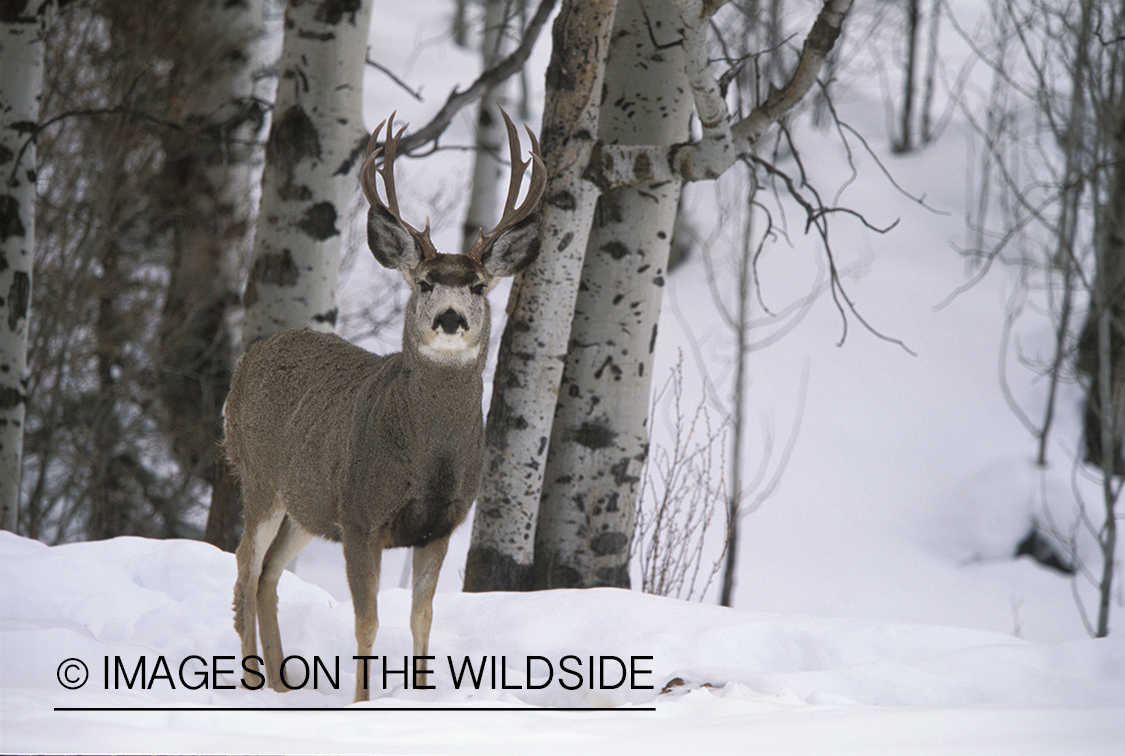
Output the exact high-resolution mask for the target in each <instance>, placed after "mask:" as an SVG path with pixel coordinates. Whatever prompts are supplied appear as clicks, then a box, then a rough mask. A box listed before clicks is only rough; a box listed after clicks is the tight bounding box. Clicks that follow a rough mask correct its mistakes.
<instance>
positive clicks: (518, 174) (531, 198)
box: [469, 108, 547, 260]
mask: <svg viewBox="0 0 1125 756" xmlns="http://www.w3.org/2000/svg"><path fill="white" fill-rule="evenodd" d="M500 115H502V116H503V117H504V126H505V127H506V128H507V130H508V150H509V152H510V154H511V163H512V176H511V179H510V180H509V182H508V196H507V198H506V199H505V200H504V212H503V213H502V214H501V216H500V221H499V223H497V224H496V227H495V228H494V229H492V230H491V231H489V232H488V233H487V234H486V233H484V229H481V231H480V236H479V237H478V238H477V240H476V242H474V243H473V247H472V249H470V250H469V256H470V257H475V258H476V259H478V260H479V259H480V258H481V256H483V254H484V251H485V250H486V249H488V247H489V246H491V245H492V243H493V242H495V241H496V239H497V238H499V236H500V234H502V233H504V232H505V231H507V230H508V229H509V228H511V227H512V226H514V225H516V224H517V223H519V222H520V221H522V220H523V219H524V218H526V217H527V216H529V215H530V214H531V212H532V211H533V210H534V209H535V206H536V204H538V202H539V199H540V198H541V197H542V196H543V190H544V189H545V188H546V186H547V169H546V167H545V166H544V165H543V158H542V156H541V155H540V153H539V140H537V139H536V138H535V134H534V133H532V131H531V129H530V128H528V127H527V126H526V125H525V126H524V129H525V130H526V131H527V135H528V136H529V137H530V138H531V157H529V158H528V159H527V160H521V159H520V135H519V131H518V130H517V129H516V126H515V124H514V123H512V119H511V118H509V117H508V113H507V112H506V111H505V110H504V108H500ZM528 167H530V168H531V183H530V185H529V186H528V189H527V196H525V197H524V199H523V203H522V204H520V205H519V206H518V207H517V206H516V198H517V197H519V193H520V186H521V184H523V176H524V173H526V172H527V169H528Z"/></svg>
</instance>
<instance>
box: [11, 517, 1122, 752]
mask: <svg viewBox="0 0 1125 756" xmlns="http://www.w3.org/2000/svg"><path fill="white" fill-rule="evenodd" d="M0 557H2V559H3V562H2V565H0V569H2V570H3V574H4V594H3V620H2V621H3V625H2V626H0V630H2V633H3V635H2V638H3V646H2V648H0V664H2V670H3V687H2V708H0V728H2V730H0V731H2V733H3V734H2V735H0V738H2V742H0V749H2V750H3V751H4V752H49V751H51V752H54V751H65V752H84V751H111V752H118V753H120V752H131V751H148V752H154V751H158V752H188V753H200V752H226V753H235V752H242V751H252V752H269V753H281V752H309V751H313V752H321V753H336V752H340V753H342V752H364V753H573V752H574V750H575V749H585V750H587V751H593V752H599V753H600V752H609V751H610V750H611V749H613V750H618V751H624V752H628V753H642V752H648V753H675V752H683V751H692V750H695V749H698V748H700V747H706V748H713V747H719V748H725V749H727V750H726V752H734V750H735V749H737V752H745V753H769V754H785V753H793V754H810V753H833V754H837V753H838V754H847V753H864V754H873V753H878V754H904V753H911V754H921V753H941V754H950V753H956V754H959V755H961V756H964V755H972V754H1009V753H1010V754H1019V755H1020V756H1029V755H1030V754H1040V753H1041V754H1095V753H1099V754H1119V753H1120V748H1121V744H1122V742H1123V738H1125V642H1123V641H1122V640H1121V639H1120V638H1113V639H1109V640H1101V641H1094V640H1088V639H1075V640H1072V641H1066V642H1059V643H1035V642H1032V641H1027V640H1021V639H1018V638H1014V637H1012V636H1011V635H1010V634H1004V633H995V632H988V631H983V630H976V629H970V628H964V627H951V626H945V627H942V626H937V625H923V624H909V623H903V622H894V621H875V620H865V619H855V618H844V617H818V616H813V615H808V614H784V615H782V614H766V613H761V612H755V611H749V610H732V609H722V608H719V607H714V606H703V605H698V604H692V603H687V602H683V601H677V600H675V599H668V598H661V597H655V596H648V595H645V594H641V593H636V592H627V591H620V590H612V589H600V590H592V591H550V592H544V593H532V594H479V595H471V594H462V593H456V592H446V593H441V594H439V595H438V597H437V600H436V602H435V607H434V615H435V621H434V628H433V636H432V647H433V650H434V653H435V655H436V656H437V659H436V662H435V672H434V673H433V674H432V676H431V677H432V682H433V684H435V686H436V689H435V690H432V691H421V690H403V675H402V674H401V673H399V674H397V675H395V674H391V676H390V677H389V678H388V688H389V689H388V690H387V691H386V692H385V694H384V695H383V696H382V697H380V698H377V699H376V700H374V701H373V702H372V703H371V704H369V705H365V706H360V707H353V708H351V709H348V710H342V711H340V710H333V711H315V710H313V711H309V710H306V709H305V708H301V710H298V711H288V709H290V708H293V707H307V708H311V709H321V708H329V707H342V706H346V705H348V704H349V703H350V702H351V691H352V686H353V685H354V680H355V676H354V670H353V668H352V662H351V653H352V651H351V648H352V645H353V639H352V614H351V605H350V603H347V602H341V601H339V600H337V599H335V598H334V597H333V596H332V595H331V594H330V593H328V592H327V591H325V590H324V589H322V588H320V587H318V586H316V585H313V584H311V583H308V582H306V581H304V580H302V579H300V578H299V577H297V576H295V575H292V574H289V573H287V574H286V575H285V576H284V578H283V580H282V583H281V596H282V601H281V611H280V621H281V626H282V628H283V636H284V638H285V642H286V647H285V651H286V653H287V654H290V655H294V656H300V657H302V659H303V660H304V661H306V662H308V663H309V665H311V666H313V667H314V668H316V667H315V661H314V657H315V656H319V657H320V658H321V660H322V661H323V662H324V664H325V669H327V672H328V673H330V674H328V675H326V674H325V669H321V668H316V669H317V671H318V677H317V688H316V689H313V687H312V686H313V681H312V680H311V679H310V681H309V682H308V684H307V685H306V687H305V689H301V690H295V691H292V692H289V693H285V694H278V693H274V692H272V691H245V690H238V689H220V690H217V689H216V686H218V685H222V686H233V685H234V684H235V683H236V682H237V680H238V679H239V677H240V676H241V670H239V673H240V674H237V675H236V674H234V672H233V670H234V668H235V666H236V662H235V661H234V654H235V653H236V651H237V638H236V636H235V634H234V630H233V629H232V627H231V622H230V611H229V603H228V598H229V593H230V586H231V584H232V583H233V581H234V576H235V565H234V558H233V557H232V556H231V555H229V554H224V553H223V552H220V551H219V550H217V549H215V548H212V547H210V546H208V545H206V544H201V543H195V542H189V541H164V542H162V541H152V540H145V539H139V538H118V539H115V540H112V541H107V542H100V543H76V544H70V545H66V546H58V547H54V548H48V547H46V546H44V545H42V544H40V543H37V542H34V541H29V540H26V539H21V538H18V537H16V536H13V535H10V534H8V533H0ZM408 607H409V595H408V592H407V591H405V590H402V589H387V590H384V592H383V593H382V595H381V596H380V615H381V619H382V626H381V629H380V636H379V640H378V646H377V649H376V650H377V651H378V653H379V655H380V656H386V657H388V658H389V659H390V660H391V663H390V664H389V665H388V669H391V670H393V669H399V670H401V669H404V668H405V665H404V662H403V658H404V656H406V655H407V654H409V653H410V634H409V630H408V628H407V621H406V618H407V611H408ZM193 656H194V657H199V659H190V660H189V661H188V662H187V664H186V665H184V664H183V662H184V660H185V659H189V657H193ZM216 656H219V657H224V656H225V657H226V658H225V659H218V660H215V659H214V657H216ZM337 657H341V661H340V662H339V664H340V671H339V674H337V673H336V671H335V665H336V661H335V660H336V658H337ZM466 657H469V658H470V659H471V660H472V664H473V666H474V669H476V670H477V674H478V676H479V671H480V670H481V668H482V665H483V664H484V663H485V661H486V660H487V665H488V670H487V671H486V673H485V674H484V675H483V676H481V677H480V689H479V690H474V689H473V686H472V685H471V684H470V679H469V677H467V676H461V673H462V665H463V664H464V661H465V658H466ZM531 657H542V658H543V659H546V660H547V662H544V661H541V660H539V659H532V661H531V664H532V666H531V679H530V685H531V686H535V687H536V688H538V689H535V690H529V689H528V687H529V686H528V682H529V681H528V678H527V673H526V670H527V665H528V659H529V658H531ZM567 657H570V658H569V659H568V658H567ZM590 657H594V664H593V668H594V669H595V670H596V672H597V674H596V675H595V676H594V678H593V681H592V682H593V689H590V688H591V676H590V674H589V670H590V669H591V665H590V663H589V661H588V660H589V659H590ZM602 657H616V658H617V659H620V660H621V662H620V663H618V662H617V661H615V660H614V659H612V658H607V659H606V660H605V662H604V663H603V662H602V661H601V659H602ZM142 658H143V659H144V662H145V667H144V669H143V670H142V671H141V672H140V674H139V675H138V673H137V670H138V664H139V662H140V660H141V659H142ZM450 659H452V661H453V667H452V669H453V670H454V672H452V673H451V671H450ZM493 659H495V663H496V664H497V665H499V666H498V668H497V670H496V672H495V675H496V677H495V679H493V677H492V674H493V672H492V667H491V665H492V664H493V661H492V660H493ZM68 660H70V661H68ZM73 660H80V661H81V662H83V663H84V664H85V665H86V673H87V674H88V679H87V682H86V684H85V685H84V686H83V687H81V688H77V689H74V690H68V689H66V687H64V686H63V684H61V682H60V679H61V680H64V681H68V682H69V683H70V684H71V685H73V684H74V683H75V682H77V681H78V680H79V679H80V675H81V674H82V673H81V671H80V670H79V668H78V667H77V664H76V662H75V661H73ZM119 660H120V662H119ZM161 660H163V664H162V662H161ZM119 663H120V665H121V669H118V664H119ZM547 663H550V664H551V668H552V676H551V677H550V678H549V677H548V672H547V666H546V665H547ZM381 664H382V660H379V661H377V662H375V663H374V665H375V666H373V668H372V669H373V670H376V671H377V672H378V673H379V675H376V676H375V677H373V679H374V680H376V683H375V685H376V688H377V690H378V688H380V687H381V686H382V680H381V679H378V678H379V676H381V672H382V668H381V667H379V666H378V665H381ZM564 666H565V669H566V670H568V671H564V669H563V667H564ZM603 666H604V670H605V671H604V673H603V672H602V671H601V668H602V667H603ZM216 668H217V669H219V670H230V672H226V673H221V674H218V675H214V674H213V673H212V670H214V669H216ZM623 668H628V669H629V674H628V676H626V677H625V679H624V682H622V677H623V671H622V670H623ZM286 669H287V670H292V672H291V674H292V678H293V679H292V682H293V684H294V686H297V685H299V683H300V681H301V680H303V679H304V677H305V672H304V669H303V667H302V664H301V661H299V660H294V661H291V662H290V663H289V664H288V665H287V667H286ZM634 671H635V673H634ZM246 677H247V679H248V681H249V682H251V683H254V682H256V679H255V678H254V677H252V676H249V675H247V676H246ZM333 677H334V678H335V682H336V683H337V684H338V686H339V689H334V688H333V685H332V682H333V680H332V678H333ZM455 677H459V678H460V681H461V689H460V690H458V689H456V688H455V686H454V679H455ZM127 678H132V682H133V687H132V689H131V690H130V689H129V688H128V686H127V682H128V680H127ZM676 678H680V679H681V680H682V681H683V683H684V684H683V685H680V686H674V687H673V688H671V690H669V692H667V693H662V692H661V690H662V689H663V688H664V687H665V686H666V685H667V684H668V683H669V682H670V681H672V680H674V679H676ZM142 679H143V680H144V683H142V682H141V680H142ZM618 683H621V684H620V687H613V686H616V685H617V684H618ZM502 685H508V686H515V687H512V688H510V689H502V688H501V686H502ZM603 687H605V688H606V689H602V688H603ZM191 688H197V689H191ZM569 688H574V690H569ZM56 707H67V708H77V707H89V708H95V709H100V708H101V707H109V708H111V709H112V708H124V707H140V708H154V707H159V709H158V710H155V711H135V710H132V711H104V710H93V711H73V710H68V711H58V710H57V708H56ZM224 707H229V708H236V709H239V710H238V711H226V710H223V708H224ZM449 707H454V709H453V710H449ZM534 707H591V708H592V709H596V710H590V711H551V710H546V711H545V710H542V709H540V708H534Z"/></svg>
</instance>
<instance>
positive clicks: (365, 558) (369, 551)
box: [343, 530, 383, 701]
mask: <svg viewBox="0 0 1125 756" xmlns="http://www.w3.org/2000/svg"><path fill="white" fill-rule="evenodd" d="M343 541H344V567H345V569H346V570H347V573H348V589H349V590H350V591H351V594H352V604H353V606H354V607H355V640H356V646H357V648H358V650H357V652H356V656H360V657H362V656H371V648H372V646H374V645H375V633H376V632H378V630H379V612H378V602H377V599H378V594H379V570H380V568H381V567H382V563H383V544H382V543H381V542H380V541H379V540H378V539H376V538H372V537H371V536H369V535H367V534H366V533H355V532H349V531H347V530H345V531H344V534H343ZM370 687H371V676H370V665H369V664H368V661H367V660H365V659H357V660H356V675H355V700H356V701H367V700H369V699H370Z"/></svg>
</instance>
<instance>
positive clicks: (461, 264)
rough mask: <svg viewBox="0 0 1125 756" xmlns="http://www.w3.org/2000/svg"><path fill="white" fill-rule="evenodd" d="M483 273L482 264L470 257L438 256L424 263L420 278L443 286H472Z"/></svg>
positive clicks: (419, 273) (419, 272)
mask: <svg viewBox="0 0 1125 756" xmlns="http://www.w3.org/2000/svg"><path fill="white" fill-rule="evenodd" d="M483 273H484V268H483V267H481V264H480V263H478V262H477V261H476V260H473V259H472V258H470V257H467V256H465V255H442V254H438V255H437V256H436V257H432V258H430V259H429V260H425V261H424V262H423V263H422V265H421V268H420V270H419V271H418V277H419V278H421V277H425V278H426V279H428V280H430V281H432V282H433V283H435V284H440V285H442V286H471V285H472V284H474V283H476V282H477V281H479V280H480V279H481V278H482V276H483Z"/></svg>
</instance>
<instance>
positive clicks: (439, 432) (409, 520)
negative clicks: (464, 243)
mask: <svg viewBox="0 0 1125 756" xmlns="http://www.w3.org/2000/svg"><path fill="white" fill-rule="evenodd" d="M393 121H394V115H392V116H391V118H390V121H388V122H385V123H386V124H387V132H386V139H385V142H384V145H383V148H382V155H383V163H382V167H381V168H377V167H376V166H375V163H376V159H377V158H378V157H379V154H380V150H379V149H378V148H377V147H376V140H377V137H378V135H379V131H380V129H382V127H383V124H379V126H377V127H376V128H375V132H374V133H373V134H372V135H371V140H370V142H369V143H368V147H367V156H366V159H365V160H364V162H363V166H362V168H361V170H360V183H361V185H362V187H363V191H364V194H366V195H367V199H368V201H369V202H370V203H371V208H370V210H369V211H368V216H367V241H368V246H370V248H371V252H372V253H373V254H374V255H375V259H376V260H378V261H379V262H380V263H381V264H382V265H383V266H385V267H387V268H391V269H396V270H398V271H399V272H400V273H401V274H402V276H403V277H404V278H405V279H406V282H407V283H408V284H409V285H410V297H409V299H408V300H407V302H406V309H405V324H404V327H403V337H402V352H400V353H396V354H391V355H387V356H377V355H374V354H371V353H369V352H367V351H365V350H363V349H360V348H359V347H356V346H353V345H351V344H349V343H348V342H346V341H344V340H343V339H341V338H338V337H337V336H333V335H329V334H323V333H318V332H315V331H311V330H309V329H303V330H294V331H285V332H283V333H280V334H278V335H276V336H274V337H272V338H270V339H267V340H265V341H262V342H259V343H257V344H255V345H253V346H251V347H250V348H249V349H248V350H247V351H246V353H245V354H244V355H243V357H242V359H241V360H240V361H239V364H238V368H237V369H236V371H235V374H234V378H233V380H232V381H231V390H230V395H229V397H228V398H227V402H226V406H225V408H224V410H223V416H224V425H225V438H224V441H223V444H224V447H225V449H226V453H227V456H228V457H229V458H230V461H231V462H232V463H233V465H234V468H235V470H236V471H237V473H238V477H239V481H240V485H241V488H242V505H243V517H244V520H245V530H244V532H243V534H242V541H241V542H240V543H239V545H238V552H237V559H238V582H237V583H236V584H235V587H234V615H235V618H234V624H235V629H236V630H237V631H238V634H239V637H240V639H241V641H242V656H243V658H244V659H246V664H247V668H248V669H250V668H252V669H253V671H257V663H256V660H254V659H247V657H251V656H254V655H255V654H256V653H257V651H256V632H255V630H256V628H255V623H257V629H259V630H260V631H261V636H262V654H263V658H264V661H265V667H266V669H265V679H266V681H267V683H268V684H269V685H270V686H271V687H273V688H274V689H276V690H281V689H282V681H281V678H280V670H281V663H282V660H283V659H284V655H283V654H282V651H281V636H280V634H279V630H278V622H277V583H278V579H279V578H280V576H281V573H282V571H283V570H284V569H285V566H286V565H287V564H288V563H289V561H290V560H291V559H292V558H293V557H294V556H295V555H296V554H297V552H299V551H300V550H301V549H302V548H304V546H305V545H306V544H308V542H309V541H310V540H311V539H312V538H313V536H320V537H321V538H328V539H331V540H333V541H342V542H343V547H344V560H345V566H346V570H347V578H348V588H349V589H350V591H351V595H352V601H353V603H354V605H355V637H356V641H357V643H358V647H359V651H358V656H369V655H370V654H371V648H372V645H373V643H374V641H375V632H376V629H377V628H378V626H379V621H378V615H377V613H376V594H377V592H378V590H379V567H380V563H381V560H382V552H383V549H389V548H396V547H406V546H409V547H413V550H414V552H413V583H414V585H413V596H412V606H411V610H410V630H411V634H412V635H413V638H414V655H415V656H416V657H420V656H425V655H426V653H427V650H428V647H429V636H430V622H431V619H432V615H433V610H432V605H433V596H434V588H435V587H436V585H437V579H438V572H439V570H440V569H441V563H442V560H443V559H444V557H445V552H446V548H447V547H448V544H449V534H450V533H451V532H452V531H453V529H454V528H456V527H457V526H458V525H459V524H461V522H462V521H463V520H464V519H465V515H466V514H467V512H468V510H469V506H470V505H471V504H472V502H473V499H474V498H476V495H477V491H478V489H479V487H480V483H481V476H482V468H483V465H484V462H483V460H484V427H483V421H482V418H481V392H482V379H481V373H482V371H483V370H484V362H485V358H486V355H487V354H488V338H489V328H490V311H489V306H488V298H487V296H486V294H487V292H488V291H489V289H491V288H492V286H493V285H494V284H496V282H497V280H498V279H499V278H501V277H503V276H511V275H513V274H515V273H517V272H519V271H520V270H522V269H523V268H524V267H526V266H527V265H529V264H530V263H531V262H532V261H533V260H534V259H535V257H536V255H537V254H538V252H539V237H538V226H539V216H538V214H537V213H536V212H535V208H536V205H537V203H538V202H539V198H540V197H541V196H542V194H543V188H544V186H545V184H546V170H545V168H544V166H543V161H542V159H541V157H540V155H539V145H538V142H537V141H536V139H535V135H534V134H532V132H531V130H530V129H527V133H528V136H530V137H531V145H532V149H531V157H530V158H529V159H528V160H527V161H522V160H521V159H520V154H519V153H520V144H519V134H518V132H517V131H516V128H515V126H514V125H513V124H512V121H511V119H510V118H508V115H507V113H504V121H505V123H506V125H507V129H508V140H509V147H510V150H511V159H512V175H511V181H510V184H509V188H508V196H507V200H506V202H505V204H504V211H503V215H502V217H501V219H500V222H499V223H498V225H497V226H496V228H494V229H493V230H492V231H489V232H488V233H487V234H486V233H484V232H483V230H482V232H481V234H480V237H479V238H478V240H477V241H476V243H475V244H474V246H473V247H472V249H471V250H470V251H469V253H468V254H466V255H460V254H453V255H446V254H441V253H439V252H438V251H437V250H436V249H435V248H434V244H433V242H432V241H431V240H430V224H429V221H428V220H427V221H426V226H425V228H423V229H422V230H421V231H419V230H418V229H417V228H414V227H413V226H410V225H408V224H407V223H406V222H405V221H404V220H403V219H402V216H401V214H400V213H399V207H398V198H397V196H396V193H395V181H394V160H395V153H396V151H397V147H398V141H399V139H400V138H401V137H402V133H403V131H404V130H405V128H406V127H405V126H404V127H402V128H401V129H399V131H398V133H397V134H394V135H393V136H392V134H391V123H392V122H393ZM525 128H526V127H525ZM528 166H530V167H531V176H530V179H529V188H528V191H527V195H526V196H525V198H524V200H523V202H522V203H521V204H519V205H517V204H516V199H517V197H518V195H519V191H520V186H521V184H522V182H523V176H524V173H525V172H526V171H527V168H528ZM376 174H378V175H379V176H382V179H383V186H384V189H385V192H386V196H387V199H386V201H385V202H384V201H383V200H382V198H381V197H380V196H379V192H378V191H377V188H376ZM416 663H417V662H416ZM365 665H366V662H365V661H364V660H362V659H361V660H359V661H358V663H357V665H356V667H357V674H356V693H355V700H356V701H366V700H368V690H367V686H366V685H365V684H364V677H365V672H366V666H365ZM414 684H415V686H417V685H419V678H418V677H416V678H415V681H414Z"/></svg>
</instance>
